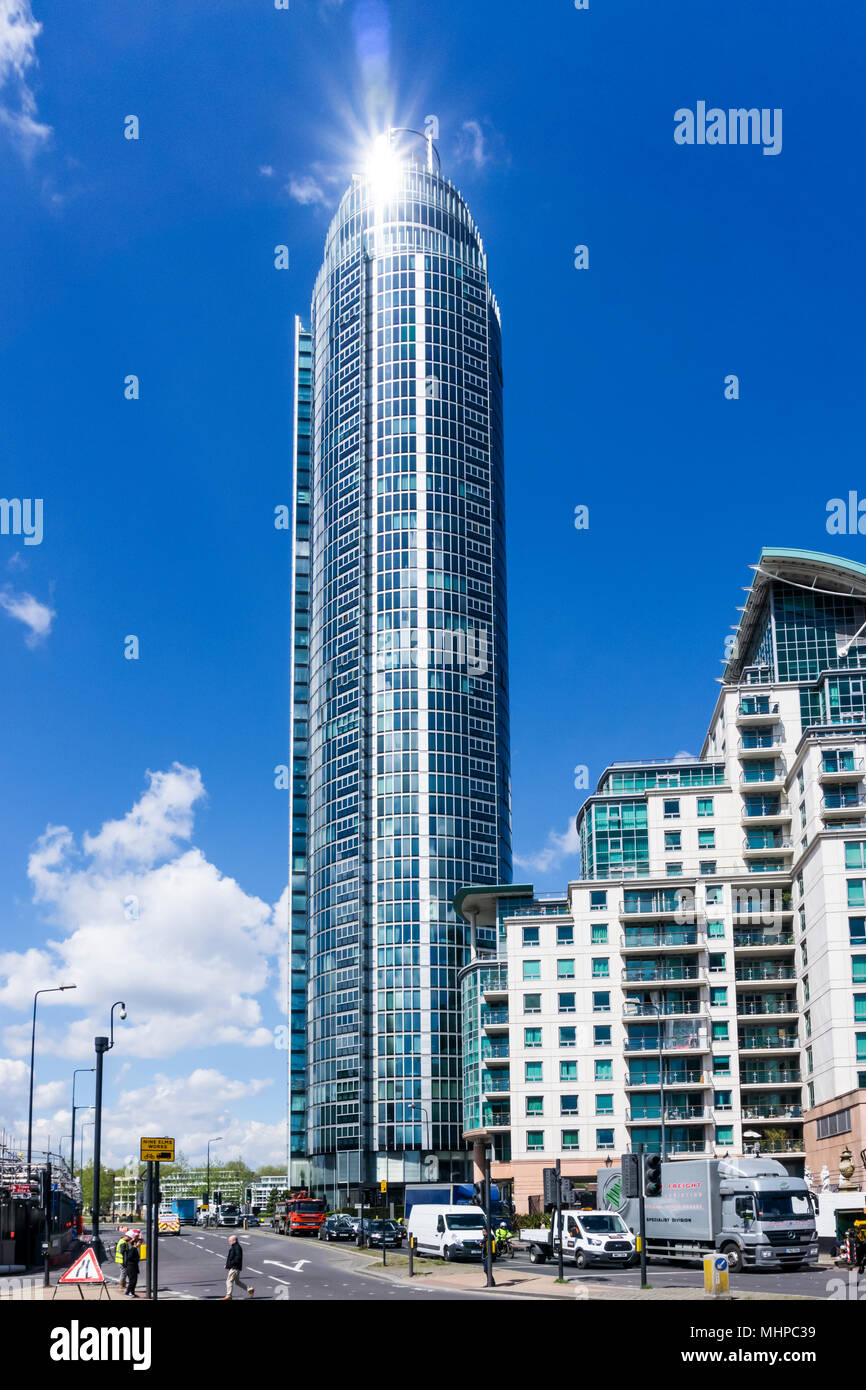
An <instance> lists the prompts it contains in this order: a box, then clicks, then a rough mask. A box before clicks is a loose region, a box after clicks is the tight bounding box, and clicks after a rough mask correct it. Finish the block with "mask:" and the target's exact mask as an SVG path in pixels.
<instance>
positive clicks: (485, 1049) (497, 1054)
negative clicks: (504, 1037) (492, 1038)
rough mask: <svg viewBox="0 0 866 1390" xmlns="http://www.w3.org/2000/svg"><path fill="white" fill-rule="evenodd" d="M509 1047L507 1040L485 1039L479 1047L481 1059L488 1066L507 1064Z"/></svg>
mask: <svg viewBox="0 0 866 1390" xmlns="http://www.w3.org/2000/svg"><path fill="white" fill-rule="evenodd" d="M510 1055H511V1049H510V1047H509V1045H508V1042H507V1041H506V1042H495V1043H491V1042H487V1041H486V1039H485V1042H484V1044H482V1047H481V1060H482V1062H484V1063H485V1065H486V1066H488V1067H503V1066H507V1065H508V1061H509V1058H510Z"/></svg>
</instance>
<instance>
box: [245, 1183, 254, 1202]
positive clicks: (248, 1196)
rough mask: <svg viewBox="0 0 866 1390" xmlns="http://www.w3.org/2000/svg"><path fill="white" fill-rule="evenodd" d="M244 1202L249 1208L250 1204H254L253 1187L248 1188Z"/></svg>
mask: <svg viewBox="0 0 866 1390" xmlns="http://www.w3.org/2000/svg"><path fill="white" fill-rule="evenodd" d="M244 1200H245V1202H246V1204H247V1206H249V1205H250V1203H251V1202H252V1200H253V1189H252V1188H251V1187H248V1188H247V1191H246V1196H245V1198H244Z"/></svg>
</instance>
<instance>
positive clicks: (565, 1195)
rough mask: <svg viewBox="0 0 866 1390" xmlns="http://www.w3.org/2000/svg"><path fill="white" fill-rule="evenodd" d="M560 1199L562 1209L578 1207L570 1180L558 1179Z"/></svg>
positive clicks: (572, 1183) (574, 1190)
mask: <svg viewBox="0 0 866 1390" xmlns="http://www.w3.org/2000/svg"><path fill="white" fill-rule="evenodd" d="M559 1188H560V1197H561V1199H562V1205H563V1206H564V1207H578V1206H580V1203H579V1201H578V1200H577V1192H576V1189H575V1186H574V1182H573V1181H572V1179H571V1178H560V1180H559Z"/></svg>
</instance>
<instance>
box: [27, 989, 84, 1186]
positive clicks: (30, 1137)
mask: <svg viewBox="0 0 866 1390" xmlns="http://www.w3.org/2000/svg"><path fill="white" fill-rule="evenodd" d="M77 988H78V986H77V985H52V986H51V988H50V989H37V991H36V993H35V994H34V996H33V1030H32V1032H31V1034H30V1109H29V1111H28V1115H27V1180H28V1182H29V1180H30V1161H31V1158H32V1156H33V1068H34V1063H35V1061H36V1001H37V999H38V998H39V996H40V994H61V993H62V992H63V991H64V990H67V989H77Z"/></svg>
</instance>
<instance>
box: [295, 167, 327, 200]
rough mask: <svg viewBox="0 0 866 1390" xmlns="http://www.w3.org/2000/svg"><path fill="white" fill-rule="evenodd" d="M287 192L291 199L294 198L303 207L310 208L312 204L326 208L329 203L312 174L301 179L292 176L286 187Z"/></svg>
mask: <svg viewBox="0 0 866 1390" xmlns="http://www.w3.org/2000/svg"><path fill="white" fill-rule="evenodd" d="M286 191H287V192H288V194H289V197H290V198H294V200H295V202H296V203H300V204H301V205H302V206H303V207H309V206H310V204H311V203H312V204H316V203H321V204H322V205H323V206H324V205H325V204H327V201H328V198H327V195H326V193H325V190H324V189H323V188H322V186H321V184H319V183H317V182H316V180H315V179H314V178H313V176H312V174H304V175H303V176H302V177H301V178H295V176H294V175H292V177H291V178H290V179H289V182H288V184H287V185H286Z"/></svg>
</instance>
